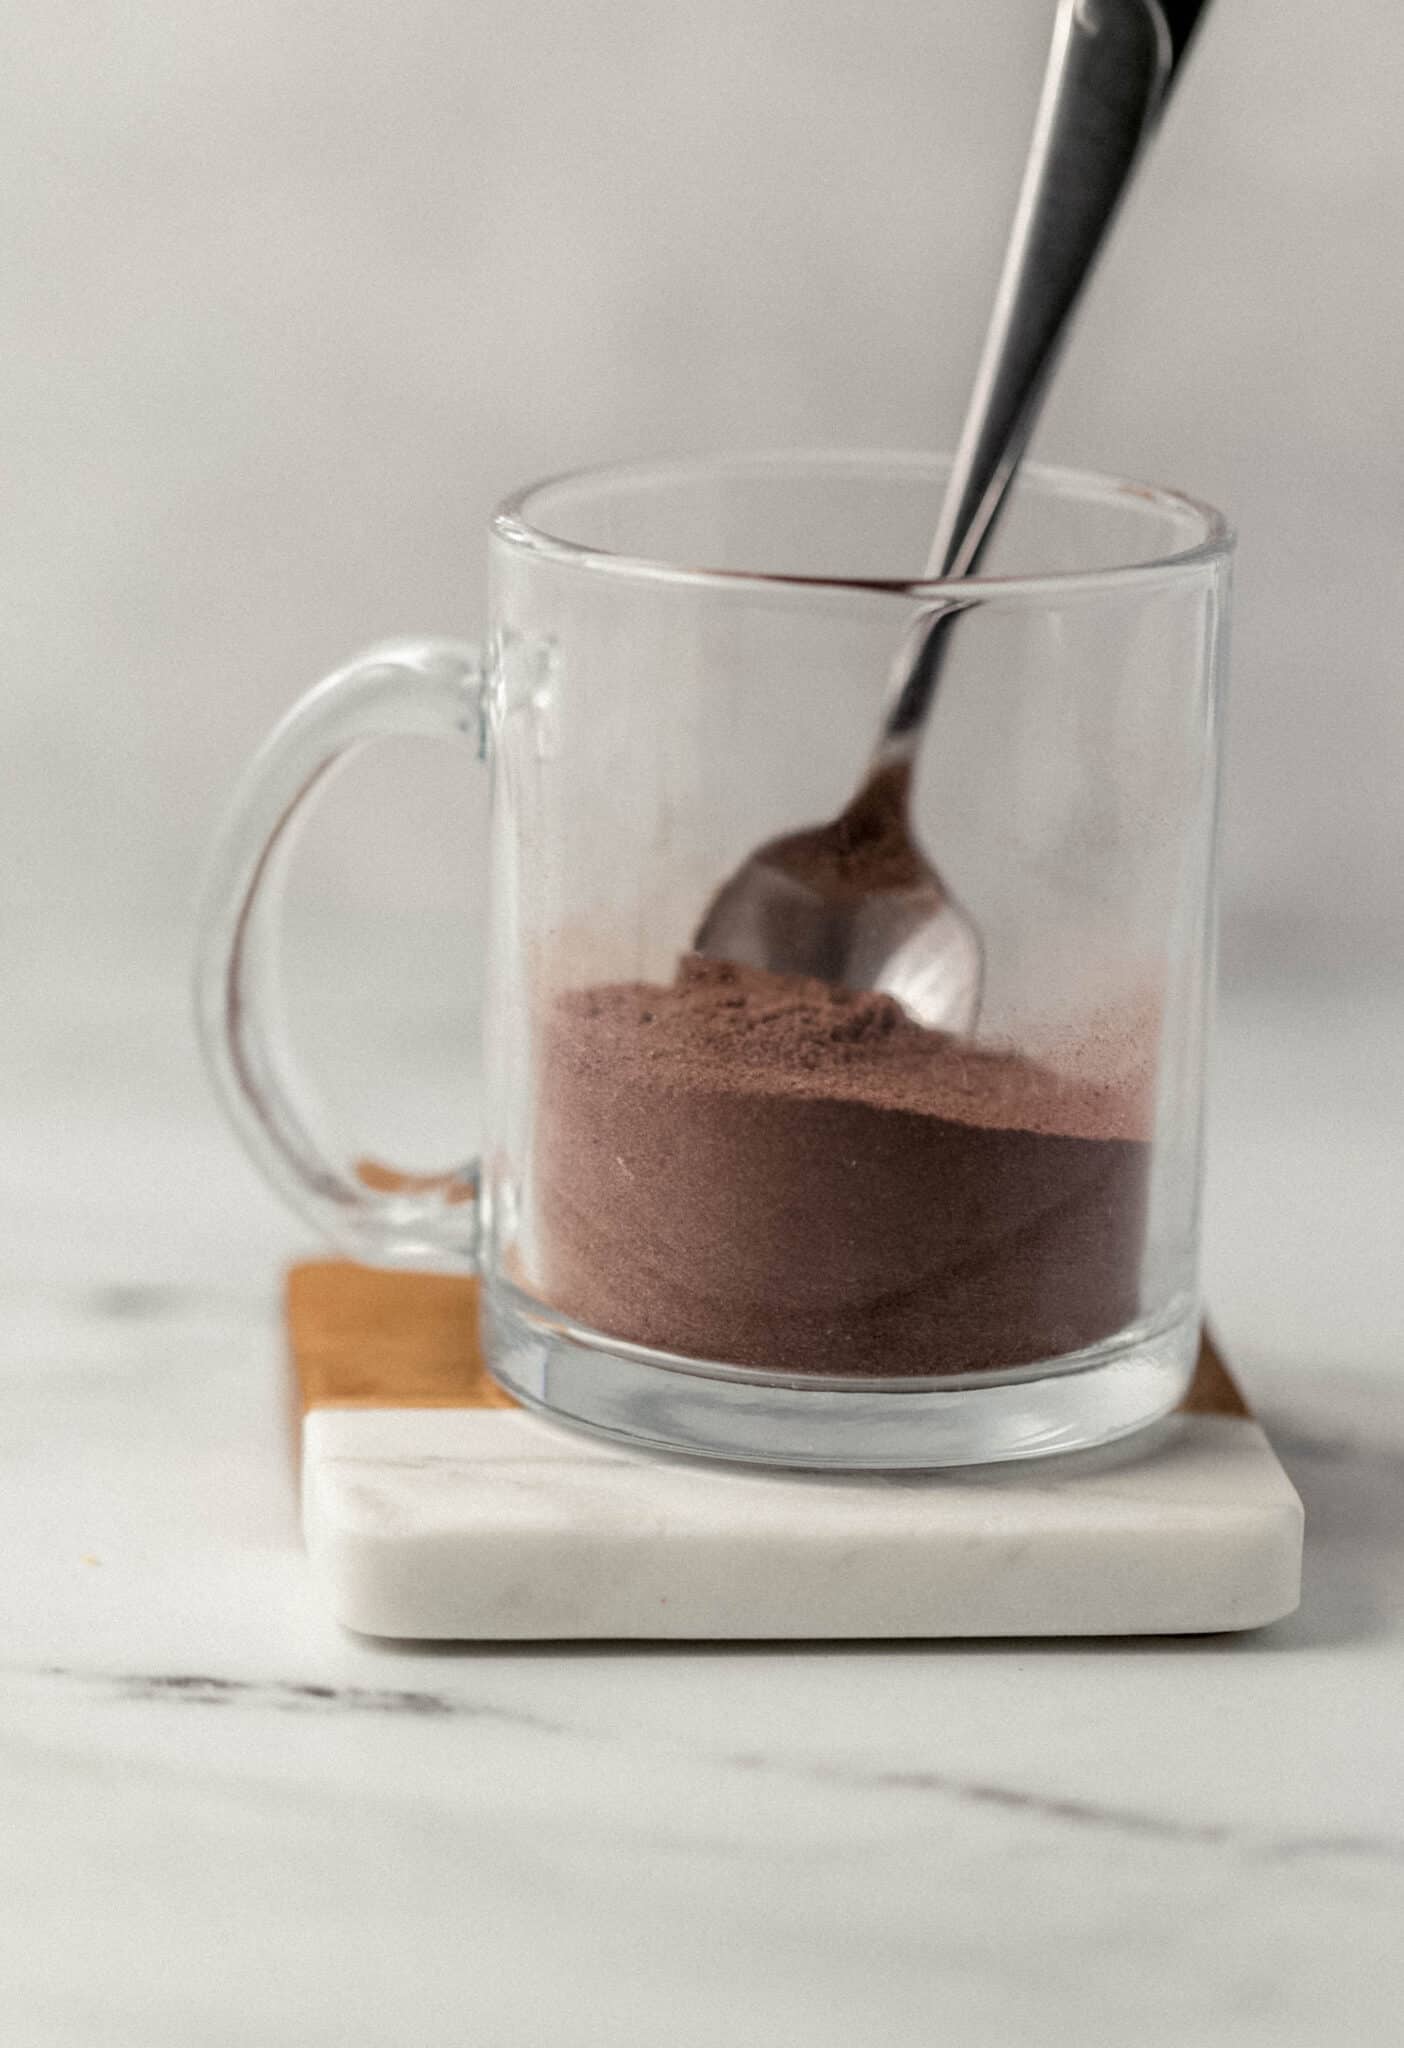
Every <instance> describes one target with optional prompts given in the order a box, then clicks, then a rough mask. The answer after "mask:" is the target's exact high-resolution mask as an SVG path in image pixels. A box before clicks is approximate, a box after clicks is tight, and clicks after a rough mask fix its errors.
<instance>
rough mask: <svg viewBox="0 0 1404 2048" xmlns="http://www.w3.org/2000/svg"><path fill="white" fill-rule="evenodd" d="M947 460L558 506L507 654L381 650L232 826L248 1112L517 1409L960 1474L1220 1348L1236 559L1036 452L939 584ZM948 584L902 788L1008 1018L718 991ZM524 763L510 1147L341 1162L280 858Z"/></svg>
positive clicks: (223, 1083) (514, 848)
mask: <svg viewBox="0 0 1404 2048" xmlns="http://www.w3.org/2000/svg"><path fill="white" fill-rule="evenodd" d="M944 475H945V465H944V464H943V463H942V462H941V461H939V460H937V459H935V458H928V457H902V456H893V455H884V454H872V455H869V454H845V453H814V454H793V455H789V454H782V455H765V456H755V457H740V458H734V459H715V460H699V461H691V462H679V463H673V464H656V465H639V466H635V467H622V468H616V469H612V470H602V471H599V472H596V473H593V474H586V475H579V476H573V477H567V478H564V479H561V480H557V481H553V482H549V483H545V484H541V485H538V486H536V487H534V488H532V489H529V490H526V491H524V492H522V493H520V494H519V495H518V496H516V497H513V498H511V499H510V500H509V501H508V502H507V503H506V504H505V505H504V506H503V507H502V508H501V509H500V510H499V511H498V513H497V514H496V516H495V517H494V519H493V521H492V526H491V570H492V596H491V625H490V632H489V635H488V639H487V643H486V647H485V650H484V651H483V652H482V653H481V654H479V653H477V652H475V651H474V650H473V649H472V648H469V647H467V646H464V645H461V644H459V643H457V642H449V641H443V642H441V641H424V642H415V643H408V644H404V645H398V646H393V647H388V648H385V649H381V650H377V651H373V652H370V653H368V654H366V655H364V656H362V657H361V658H360V659H359V660H357V661H355V662H353V663H352V664H351V665H350V666H349V667H347V668H345V669H343V670H341V671H340V673H339V674H337V675H334V676H332V677H331V678H329V679H328V680H327V681H326V682H324V683H323V684H322V685H321V686H320V687H319V688H318V689H316V690H314V691H312V692H311V694H310V695H309V696H307V697H306V698H304V699H303V701H302V702H301V703H300V704H299V705H298V706H297V707H296V708H295V709H294V710H293V711H292V713H291V714H290V715H289V717H288V718H287V719H286V720H285V722H284V723H283V724H282V725H281V727H280V728H279V729H278V730H277V731H276V732H275V733H274V735H273V736H272V738H271V739H270V740H269V742H268V743H267V745H266V747H265V749H264V751H263V753H262V754H261V755H260V756H259V758H258V759H257V761H256V762H255V763H254V765H253V767H252V769H251V770H250V772H249V776H248V778H247V780H246V782H245V784H244V787H243V790H242V793H241V794H240V795H239V797H238V799H237V800H236V803H235V806H234V809H233V813H232V816H231V817H230V819H229V820H228V822H227V824H226V826H225V829H224V833H223V836H222V838H221V840H220V842H219V844H218V846H217V849H216V854H215V860H214V865H213V871H212V876H211V881H210V884H209V891H208V898H207V905H206V911H205V918H204V927H203V938H202V946H201V957H200V967H199V1007H200V1017H201V1026H202V1035H203V1039H204V1044H205V1048H206V1052H207V1056H208V1059H209V1061H210V1064H211V1068H212V1071H213V1075H214V1078H215V1081H216V1084H217V1087H218V1090H219V1093H220V1095H221V1097H222V1100H223V1102H224V1105H225V1107H226V1109H227V1110H228V1112H229V1114H230V1116H231V1118H232V1120H233V1122H234V1125H235V1127H236V1129H237V1131H238V1133H239V1135H240V1136H241V1138H242V1139H243V1140H244V1142H245V1144H246V1145H247V1146H248V1148H249V1150H250V1152H251V1153H252V1154H253V1156H254V1158H255V1160H256V1161H257V1162H258V1164H259V1165H260V1166H261V1167H262V1168H263V1169H264V1171H265V1172H266V1174H267V1175H268V1177H269V1178H270V1179H271V1180H272V1181H273V1183H274V1184H275V1185H276V1186H277V1188H278V1189H280V1190H281V1192H282V1193H283V1194H284V1195H285V1196H286V1197H287V1198H288V1199H289V1200H290V1201H291V1203H292V1204H293V1206H294V1207H295V1208H296V1209H297V1210H299V1211H300V1212H301V1213H302V1214H303V1215H304V1216H306V1217H309V1218H310V1219H311V1220H312V1221H313V1222H314V1223H316V1224H317V1225H319V1226H320V1227H321V1228H322V1229H323V1230H324V1231H325V1232H326V1233H327V1234H328V1235H329V1236H330V1237H331V1238H332V1239H333V1240H334V1241H335V1242H336V1243H337V1244H338V1245H339V1246H341V1247H342V1248H343V1249H344V1250H345V1251H346V1252H348V1253H350V1254H351V1255H352V1256H353V1257H356V1258H358V1259H362V1260H364V1261H367V1262H368V1263H372V1264H381V1265H387V1264H388V1265H394V1266H428V1267H434V1268H439V1269H450V1270H454V1269H456V1270H469V1271H474V1272H478V1273H480V1274H481V1278H482V1288H481V1295H480V1299H481V1307H482V1316H483V1325H484V1339H485V1346H486V1352H487V1357H488V1361H489V1363H490V1366H491V1369H492V1371H493V1373H494V1374H495V1376H496V1377H497V1379H498V1380H499V1381H500V1382H501V1383H502V1384H503V1385H504V1386H505V1387H506V1388H508V1389H509V1390H510V1391H511V1392H512V1393H513V1394H514V1395H516V1396H518V1397H519V1398H520V1399H521V1400H522V1401H523V1402H525V1403H527V1404H529V1405H531V1406H533V1407H536V1408H539V1409H541V1410H543V1411H545V1412H546V1413H548V1414H549V1415H551V1416H552V1417H555V1418H557V1419H559V1420H561V1421H564V1422H568V1423H575V1424H580V1425H584V1426H586V1427H588V1428H591V1429H594V1430H598V1431H602V1432H605V1433H607V1434H609V1435H611V1436H614V1437H616V1438H621V1439H625V1440H628V1441H631V1442H634V1443H636V1444H640V1445H650V1446H655V1447H661V1448H665V1449H668V1450H673V1451H689V1452H695V1453H701V1454H707V1455H712V1456H719V1457H723V1458H729V1459H741V1460H750V1461H761V1462H766V1463H788V1464H794V1465H800V1466H812V1467H824V1466H835V1467H845V1466H846V1467H883V1466H886V1467H908V1468H921V1467H935V1466H942V1465H960V1464H967V1463H980V1462H985V1461H988V1460H994V1459H1003V1458H1014V1457H1021V1456H1031V1455H1037V1454H1041V1453H1046V1452H1052V1451H1061V1450H1070V1449H1075V1448H1080V1447H1084V1446H1088V1445H1092V1444H1097V1443H1102V1442H1105V1441H1108V1440H1110V1439H1112V1438H1114V1437H1117V1436H1121V1435H1124V1434H1126V1433H1127V1432H1128V1431H1131V1430H1134V1429H1136V1428H1139V1427H1140V1426H1142V1425H1144V1424H1146V1423H1149V1422H1151V1421H1153V1420H1154V1419H1155V1418H1157V1417H1160V1416H1162V1415H1164V1414H1166V1413H1167V1412H1169V1411H1170V1410H1171V1409H1173V1408H1174V1407H1175V1406H1176V1405H1177V1403H1178V1402H1179V1400H1180V1399H1181V1397H1182V1395H1183V1393H1184V1391H1185V1389H1186V1387H1187V1385H1188V1382H1189V1379H1190V1376H1191V1374H1192V1371H1193V1367H1194V1362H1195V1358H1196V1353H1197V1347H1198V1342H1199V1323H1200V1308H1199V1296H1198V1262H1199V1261H1198V1253H1199V1210H1200V1185H1201V1169H1202V1149H1203V1148H1202V1132H1203V1107H1204V1067H1205V1051H1206V1034H1207V1029H1208V1023H1209V1012H1210V1006H1211V997H1212V980H1213V941H1214V910H1213V904H1214V895H1213V883H1214V852H1215V832H1216V811H1217V785H1218V758H1219V718H1220V703H1221V695H1222V685H1223V675H1224V661H1225V649H1226V630H1225V629H1226V622H1227V615H1228V601H1229V567H1230V555H1231V549H1232V540H1231V536H1230V534H1229V532H1228V530H1227V528H1226V526H1225V524H1224V522H1223V520H1222V519H1221V518H1220V516H1219V515H1218V514H1217V513H1215V512H1213V511H1212V510H1210V509H1209V508H1207V507H1205V506H1203V505H1200V504H1197V503H1195V502H1193V501H1192V500H1190V499H1188V498H1185V497H1181V496H1179V495H1177V494H1175V493H1173V492H1170V491H1165V490H1159V489H1154V488H1150V487H1147V486H1143V485H1139V484H1129V483H1123V482H1118V481H1115V480H1112V479H1108V478H1101V477H1095V476H1085V475H1077V474H1072V473H1067V472H1062V471H1056V470H1051V469H1039V468H1035V467H1032V466H1031V467H1029V468H1027V469H1026V470H1025V471H1024V472H1023V473H1022V475H1021V477H1020V479H1019V482H1018V484H1017V487H1016V489H1015V491H1014V492H1013V494H1012V496H1011V500H1010V504H1009V507H1008V509H1007V512H1006V515H1005V520H1004V523H1003V525H1002V527H1001V530H1000V533H999V536H998V541H997V544H996V547H995V549H994V550H993V551H992V554H991V556H990V558H989V566H988V567H987V568H984V569H982V573H981V575H980V576H979V577H977V578H971V579H965V580H964V581H962V582H960V583H958V584H950V585H946V586H942V585H941V584H939V583H929V582H922V581H921V580H919V579H920V575H921V570H920V564H921V563H922V562H923V560H924V557H925V551H926V547H927V543H928V540H929V535H930V531H931V528H932V524H933V521H934V518H935V513H936V508H937V506H938V505H939V502H940V498H941V491H942V484H943V480H944ZM956 602H958V605H959V612H960V615H959V617H958V619H956V620H955V621H954V625H953V630H951V631H950V632H949V633H948V634H947V636H946V637H947V640H948V646H947V649H946V654H945V659H944V663H943V667H942V673H941V681H940V692H939V701H938V702H937V704H936V706H935V709H934V713H933V716H932V718H931V722H930V727H929V730H928V731H927V733H926V736H925V740H924V743H923V747H922V751H921V755H920V758H919V762H918V767H917V771H916V774H915V778H914V782H913V786H912V789H911V794H910V805H909V822H910V828H911V831H912V833H913V835H914V836H915V838H916V840H917V842H918V844H919V845H920V846H921V847H922V848H923V849H925V851H926V852H927V854H928V856H929V857H930V859H931V860H932V861H933V862H934V863H935V865H936V866H937V867H938V868H939V871H940V874H941V876H942V878H943V880H944V881H945V882H946V883H947V884H948V885H949V887H950V889H951V891H952V894H953V897H954V899H955V900H956V901H957V902H958V903H959V904H960V905H962V906H963V908H964V911H965V915H966V919H967V920H968V923H969V926H970V929H971V931H972V932H973V934H975V935H976V939H975V943H976V944H977V946H978V949H979V957H980V958H981V960H982V967H983V971H982V976H981V986H980V998H979V1007H978V1013H977V1014H976V1015H975V1017H974V1019H973V1021H972V1022H971V1023H970V1028H969V1029H968V1030H965V1031H962V1032H960V1033H959V1034H952V1033H947V1032H943V1031H938V1030H933V1029H927V1028H926V1027H925V1026H923V1025H922V1024H920V1023H918V1022H916V1021H914V1020H913V1019H912V1018H911V1017H910V1016H909V1015H908V1014H907V1013H906V1012H905V1010H904V1009H903V1007H902V1006H901V1005H900V1004H899V1003H898V1002H897V1001H895V1000H894V998H893V997H892V996H890V995H884V994H881V993H877V994H874V993H871V992H869V993H855V992H852V991H845V990H842V989H836V988H833V987H831V986H828V985H826V984H824V983H822V982H818V981H798V980H796V979H795V978H794V977H792V976H791V977H784V978H779V979H777V978H775V977H773V976H770V975H767V974H766V973H765V972H763V971H758V970H757V969H756V968H755V967H752V968H745V967H736V968H733V967H730V966H728V965H727V964H725V963H724V962H723V963H718V962H715V961H711V962H706V963H703V962H700V961H699V960H698V959H697V957H696V956H695V954H694V953H693V951H692V946H693V937H694V934H695V933H696V931H697V928H698V925H699V921H700V919H701V918H702V917H703V914H704V912H705V911H706V908H707V906H708V904H709V902H710V901H711V900H712V898H713V896H714V894H715V892H716V890H717V889H718V887H719V886H720V885H721V883H722V882H723V881H725V880H726V878H727V877H729V876H731V875H732V874H734V873H735V871H736V870H737V868H738V867H739V866H740V865H741V863H742V862H743V861H745V860H746V858H747V857H748V855H750V854H751V853H752V852H754V850H755V849H756V848H758V847H760V846H761V845H763V844H764V843H765V842H766V841H768V840H771V839H773V838H774V837H776V836H777V835H778V834H781V833H784V832H789V831H793V830H796V829H797V828H800V827H803V826H805V825H811V824H817V823H819V822H821V821H823V820H826V819H831V818H833V817H835V815H836V814H838V813H839V812H840V811H842V810H843V808H844V806H845V804H846V803H847V802H848V800H849V798H850V797H851V795H852V792H853V790H854V788H855V786H856V784H857V782H858V779H859V776H860V773H861V771H862V768H863V764H864V763H865V761H866V760H867V758H868V756H869V754H870V751H871V748H872V744H873V740H874V738H875V735H876V733H877V731H878V729H879V723H880V712H881V706H882V701H883V696H884V692H885V688H886V685H887V680H888V677H889V674H890V672H891V669H892V664H893V660H894V656H895V654H896V652H897V650H898V649H899V647H900V646H901V645H902V644H903V643H904V641H905V640H906V639H907V638H908V636H909V635H910V634H911V633H912V632H913V631H914V630H917V631H919V630H920V629H921V625H922V622H923V621H924V620H927V619H930V618H932V617H934V616H936V615H937V614H938V613H939V612H940V611H942V610H943V609H945V610H949V609H950V608H951V606H952V605H953V604H954V603H956ZM403 733H421V734H424V733H429V734H443V735H445V736H448V737H452V738H455V739H457V740H459V741H462V742H464V743H466V745H467V746H468V747H469V748H471V749H472V750H473V751H474V752H475V753H476V754H477V755H478V756H479V757H480V759H481V760H482V761H483V762H484V764H485V767H486V772H487V775H488V777H489V781H490V798H489V802H490V816H491V826H490V840H491V854H490V879H486V880H480V882H479V886H480V887H485V888H486V889H487V891H488V908H489V931H490V936H489V939H488V958H487V962H486V969H487V995H486V1011H485V1027H484V1041H485V1042H484V1049H483V1060H484V1085H483V1091H482V1092H483V1099H484V1102H485V1124H486V1129H485V1131H484V1133H483V1142H482V1153H481V1162H480V1164H475V1165H474V1166H473V1167H472V1168H471V1169H463V1170H462V1171H459V1172H454V1173H449V1174H446V1175H444V1176H443V1177H442V1178H435V1177H428V1176H408V1177H405V1178H403V1179H398V1178H395V1177H390V1178H389V1180H388V1182H387V1180H386V1178H385V1177H383V1176H381V1177H377V1176H374V1175H365V1174H364V1172H363V1171H358V1170H357V1168H356V1166H355V1165H354V1163H353V1162H354V1158H355V1154H354V1153H353V1152H352V1151H350V1150H349V1149H348V1152H347V1154H346V1156H345V1157H340V1158H339V1157H335V1156H331V1153H330V1152H329V1150H328V1149H327V1148H326V1147H325V1146H323V1145H321V1144H320V1143H319V1142H318V1141H317V1140H316V1139H314V1137H313V1136H312V1130H313V1127H314V1126H313V1120H312V1119H311V1118H310V1117H309V1116H308V1115H307V1114H306V1113H305V1112H304V1110H303V1109H302V1108H301V1107H300V1106H299V1104H300V1103H301V1102H302V1100H303V1099H304V1098H303V1095H302V1090H301V1088H300V1086H299V1084H298V1082H297V1079H296V1078H295V1073H294V1068H293V1063H292V1061H291V1059H290V1056H289V1051H288V1047H287V1044H286V1040H285V1034H284V1031H283V1029H282V1026H281V1023H280V1018H279V1015H278V1010H277V1005H276V1001H275V999H274V995H273V974H272V963H273V960H274V954H275V945H274V941H275V931H274V925H275V920H276V896H277V891H276V888H274V887H272V886H271V883H272V880H273V878H274V876H275V875H276V873H277V871H278V869H279V867H280V865H281V861H280V855H281V853H282V852H283V851H284V850H285V842H284V834H285V832H286V829H287V827H288V825H289V823H290V821H291V820H292V819H293V818H294V816H295V815H296V814H297V813H298V811H299V808H300V807H301V806H302V805H303V804H304V802H305V800H306V799H307V797H308V796H309V795H310V793H311V792H312V791H313V790H314V789H315V788H316V787H317V785H318V783H319V780H320V779H321V778H322V776H323V774H324V773H325V771H326V770H327V769H328V768H329V767H330V766H331V765H332V764H333V763H334V762H336V761H337V760H338V758H339V757H341V756H343V755H345V754H346V753H347V752H348V751H349V750H351V749H353V748H357V747H359V746H361V745H362V744H364V743H365V742H367V741H369V740H373V739H376V738H379V737H382V736H386V735H391V734H403Z"/></svg>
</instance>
